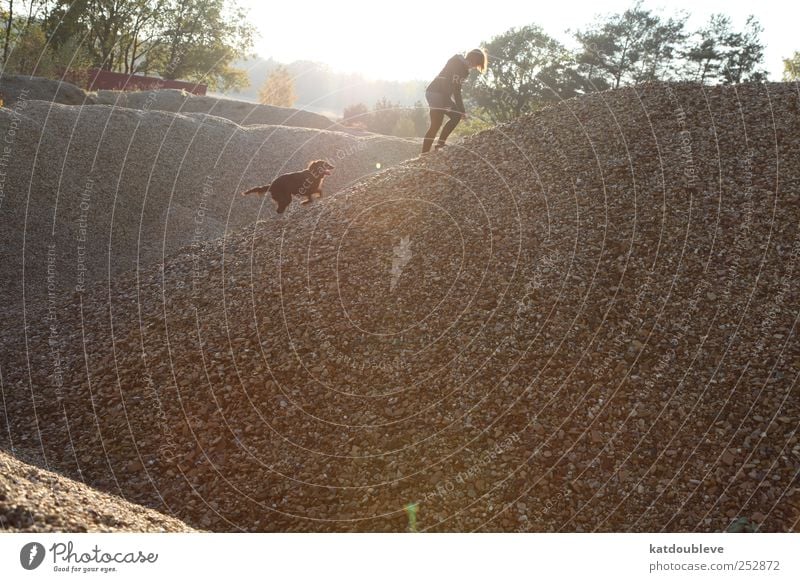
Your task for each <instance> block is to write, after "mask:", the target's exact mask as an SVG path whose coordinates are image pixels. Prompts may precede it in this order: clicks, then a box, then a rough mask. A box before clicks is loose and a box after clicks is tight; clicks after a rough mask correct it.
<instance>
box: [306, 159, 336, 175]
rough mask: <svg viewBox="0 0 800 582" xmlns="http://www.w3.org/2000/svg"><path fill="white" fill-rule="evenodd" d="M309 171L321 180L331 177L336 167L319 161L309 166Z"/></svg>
mask: <svg viewBox="0 0 800 582" xmlns="http://www.w3.org/2000/svg"><path fill="white" fill-rule="evenodd" d="M308 169H309V170H311V173H312V174H314V176H316V177H317V178H320V177H322V176H330V175H331V172H333V169H334V167H333V166H332V165H331V164H329V163H328V162H326V161H325V160H317V161H315V162H311V163H310V164H308Z"/></svg>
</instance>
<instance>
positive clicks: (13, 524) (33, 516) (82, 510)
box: [0, 451, 194, 532]
mask: <svg viewBox="0 0 800 582" xmlns="http://www.w3.org/2000/svg"><path fill="white" fill-rule="evenodd" d="M0 531H2V532H9V531H10V532H23V531H24V532H120V531H126V532H190V531H194V530H193V529H192V528H190V527H189V526H187V525H186V524H185V523H181V522H180V521H178V520H177V519H173V518H171V517H167V516H165V515H162V514H160V513H158V512H157V511H153V510H152V509H145V508H144V507H141V506H139V505H134V504H132V503H128V502H127V501H125V500H124V499H120V498H119V497H116V496H113V495H109V494H107V493H101V492H99V491H96V490H94V489H92V488H91V487H87V486H86V485H84V484H83V483H78V482H76V481H73V480H71V479H67V478H65V477H62V476H60V475H57V474H56V473H52V472H50V471H43V470H42V469H38V468H36V467H33V466H31V465H28V464H26V463H23V462H22V461H19V460H17V459H15V458H14V457H12V456H11V455H9V454H7V453H5V452H3V451H0Z"/></svg>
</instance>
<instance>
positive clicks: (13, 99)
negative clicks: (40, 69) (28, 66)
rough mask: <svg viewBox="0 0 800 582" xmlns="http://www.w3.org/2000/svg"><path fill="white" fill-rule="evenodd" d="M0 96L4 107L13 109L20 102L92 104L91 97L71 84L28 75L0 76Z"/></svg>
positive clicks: (92, 99)
mask: <svg viewBox="0 0 800 582" xmlns="http://www.w3.org/2000/svg"><path fill="white" fill-rule="evenodd" d="M0 95H2V97H3V103H4V106H5V107H13V106H14V105H15V104H16V103H17V102H18V101H20V100H22V101H26V100H27V101H50V102H53V103H63V104H65V105H84V104H91V103H94V97H93V96H92V95H89V94H87V93H86V92H85V91H84V90H83V89H81V88H80V87H77V86H75V85H73V84H72V83H67V82H66V81H57V80H54V79H44V78H42V77H30V76H28V75H0Z"/></svg>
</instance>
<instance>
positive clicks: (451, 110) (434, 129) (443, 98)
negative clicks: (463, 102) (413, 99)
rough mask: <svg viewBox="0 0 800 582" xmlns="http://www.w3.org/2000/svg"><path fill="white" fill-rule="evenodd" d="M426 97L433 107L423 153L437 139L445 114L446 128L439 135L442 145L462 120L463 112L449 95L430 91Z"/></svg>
mask: <svg viewBox="0 0 800 582" xmlns="http://www.w3.org/2000/svg"><path fill="white" fill-rule="evenodd" d="M425 98H426V99H427V100H428V105H429V106H430V108H431V126H430V128H429V129H428V133H426V134H425V138H424V139H423V140H422V153H423V154H424V153H425V152H428V151H430V149H431V146H432V145H433V140H434V139H436V134H437V133H439V128H440V127H442V122H444V117H445V115H446V116H447V117H448V121H447V123H446V124H445V126H444V129H442V133H441V135H439V144H440V145H444V143H445V142H446V141H447V138H448V137H449V136H450V134H451V133H452V131H453V130H454V129H455V128H456V125H458V122H459V121H461V112H460V111H457V110H456V104H455V103H453V100H452V99H450V96H449V95H443V94H442V93H430V92H428V93H425Z"/></svg>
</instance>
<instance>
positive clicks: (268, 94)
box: [258, 65, 297, 107]
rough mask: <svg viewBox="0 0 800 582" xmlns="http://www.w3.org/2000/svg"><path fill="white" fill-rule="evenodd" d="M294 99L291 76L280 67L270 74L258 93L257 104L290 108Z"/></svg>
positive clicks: (284, 68)
mask: <svg viewBox="0 0 800 582" xmlns="http://www.w3.org/2000/svg"><path fill="white" fill-rule="evenodd" d="M296 99H297V96H296V95H295V94H294V81H292V76H291V75H290V74H289V71H288V70H287V69H286V67H284V66H282V65H281V66H279V67H278V68H276V69H275V70H273V71H272V73H270V75H269V76H268V77H267V79H266V81H264V84H263V85H262V86H261V90H260V91H259V93H258V102H259V103H263V104H264V105H275V106H278V107H291V106H292V105H294V102H295V100H296Z"/></svg>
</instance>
